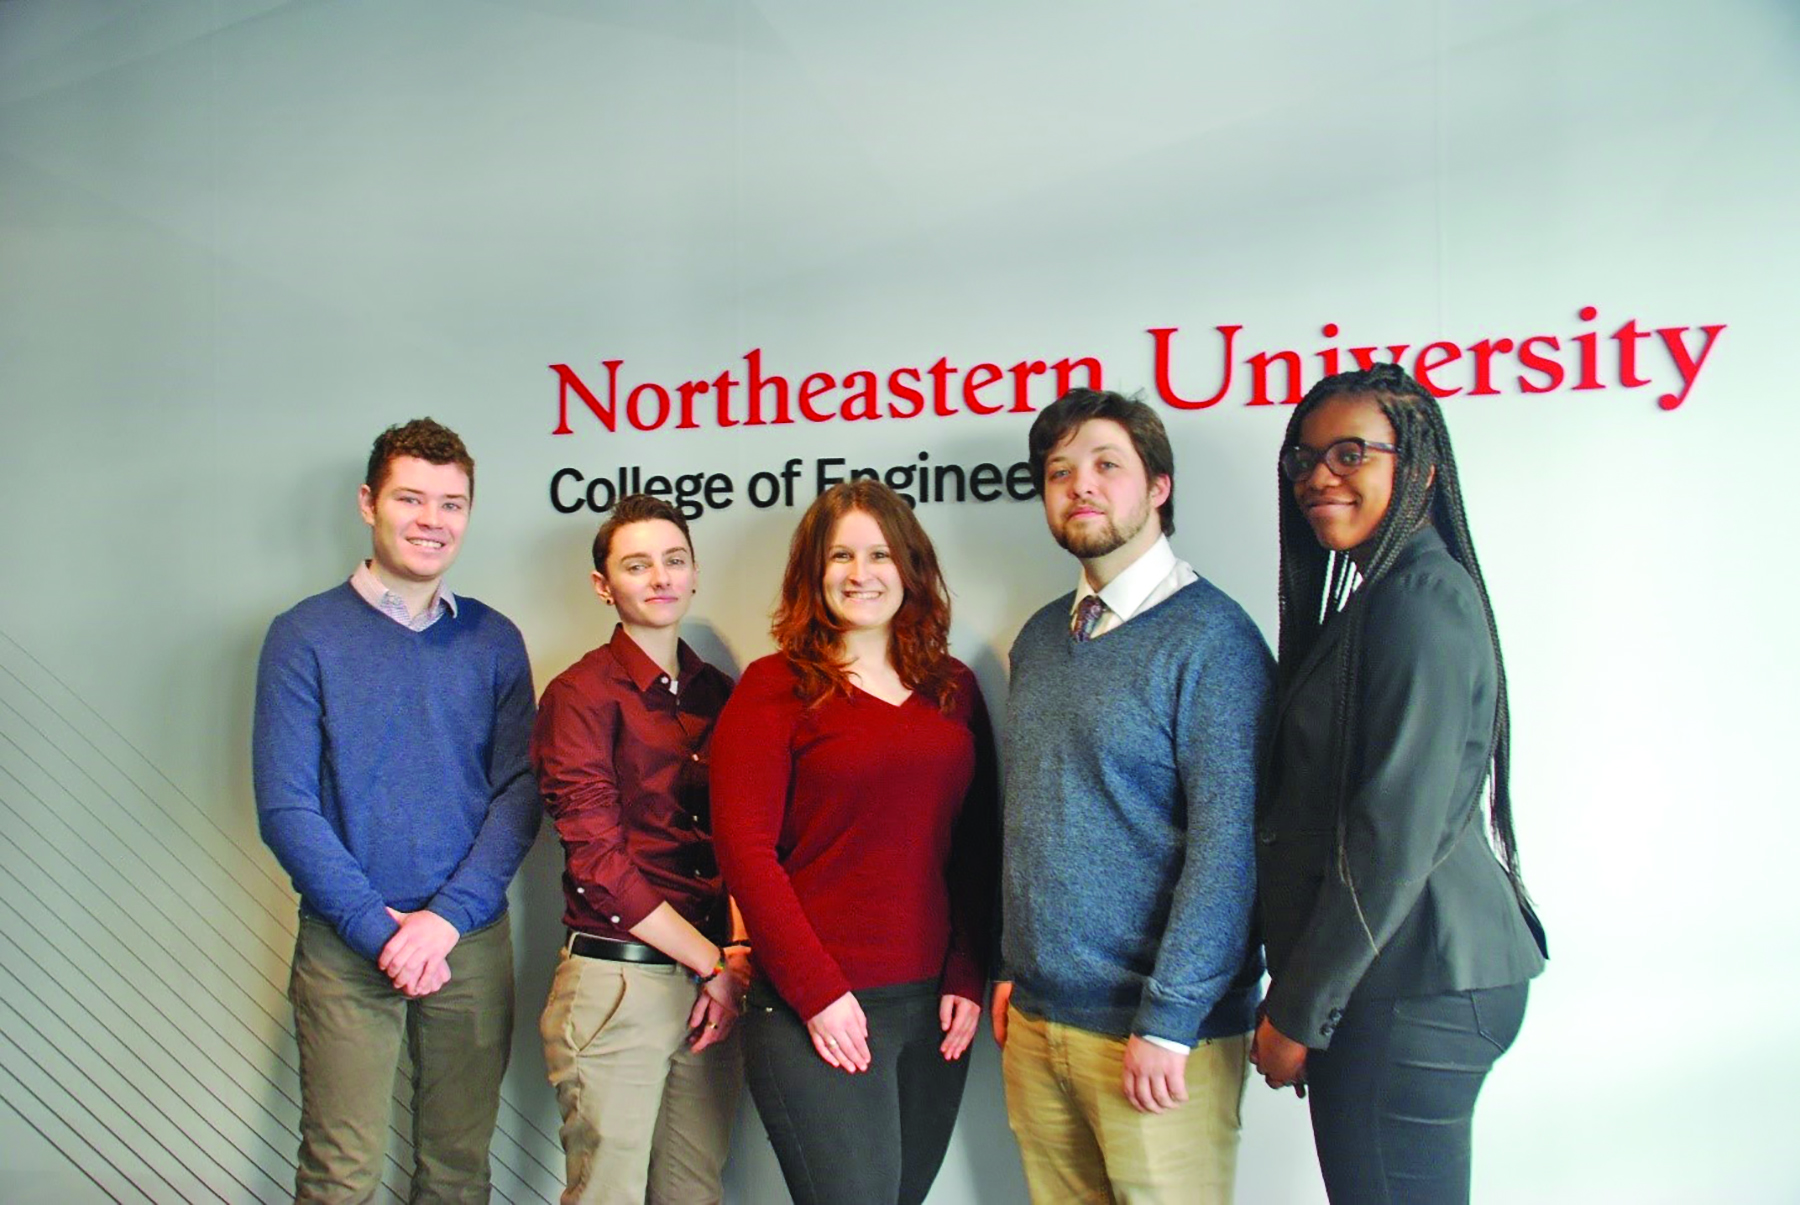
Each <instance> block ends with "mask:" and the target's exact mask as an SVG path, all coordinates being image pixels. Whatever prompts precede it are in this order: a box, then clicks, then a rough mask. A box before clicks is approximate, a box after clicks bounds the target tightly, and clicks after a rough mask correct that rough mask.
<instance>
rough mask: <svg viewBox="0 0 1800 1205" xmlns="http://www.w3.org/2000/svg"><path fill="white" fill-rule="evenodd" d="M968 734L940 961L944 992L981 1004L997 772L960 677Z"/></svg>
mask: <svg viewBox="0 0 1800 1205" xmlns="http://www.w3.org/2000/svg"><path fill="white" fill-rule="evenodd" d="M958 686H959V689H961V690H964V691H967V692H968V694H967V703H966V706H967V708H968V720H969V731H970V733H971V735H973V736H974V738H975V773H974V776H973V777H972V778H971V779H970V780H969V791H968V794H967V796H966V797H965V798H964V799H963V804H962V811H961V814H960V815H959V816H958V817H957V822H956V830H955V833H954V835H953V836H952V837H951V846H950V864H949V866H948V868H947V874H948V877H949V885H950V951H949V953H948V955H947V956H946V957H945V959H944V977H943V991H944V992H945V993H946V994H948V995H955V996H961V997H963V998H964V999H966V1000H973V1001H975V1002H976V1003H978V1004H979V1003H981V1002H982V1000H983V999H984V998H985V996H986V992H987V979H988V968H989V966H990V965H991V963H990V959H991V949H992V941H993V918H994V914H995V911H996V910H995V907H994V897H995V893H996V892H997V891H998V890H999V860H1000V808H999V795H1000V771H999V765H998V759H997V757H996V755H995V751H994V730H993V727H992V725H991V724H990V723H989V721H988V711H987V704H986V702H985V701H984V700H983V699H982V697H981V686H980V684H979V683H977V682H976V680H975V675H974V674H972V673H969V672H968V671H967V670H964V671H963V677H962V680H961V681H960V682H959V684H958Z"/></svg>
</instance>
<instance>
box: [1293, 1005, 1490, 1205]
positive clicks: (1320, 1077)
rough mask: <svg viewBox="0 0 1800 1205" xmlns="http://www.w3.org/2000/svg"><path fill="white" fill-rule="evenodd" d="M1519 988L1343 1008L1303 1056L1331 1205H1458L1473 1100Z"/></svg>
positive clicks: (1465, 1182)
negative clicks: (1324, 1042) (1323, 1042)
mask: <svg viewBox="0 0 1800 1205" xmlns="http://www.w3.org/2000/svg"><path fill="white" fill-rule="evenodd" d="M1525 996H1526V985H1525V984H1523V983H1515V984H1512V985H1511V986H1508V987H1494V988H1485V989H1483V990H1480V991H1472V992H1449V993H1446V994H1444V995H1441V996H1413V997H1406V998H1403V999H1399V1000H1369V1001H1363V1002H1353V1003H1352V1004H1351V1006H1350V1007H1349V1008H1347V1009H1345V1010H1344V1018H1343V1020H1342V1021H1341V1022H1340V1023H1339V1024H1338V1027H1337V1032H1336V1034H1335V1035H1334V1036H1333V1037H1332V1039H1331V1048H1330V1049H1328V1050H1315V1051H1313V1052H1312V1053H1311V1054H1309V1055H1307V1058H1306V1083H1307V1091H1308V1093H1309V1095H1308V1099H1309V1100H1310V1101H1311V1102H1312V1123H1313V1143H1314V1145H1315V1146H1316V1147H1317V1149H1318V1152H1319V1170H1320V1171H1321V1172H1323V1173H1324V1175H1325V1192H1326V1194H1327V1195H1328V1196H1329V1197H1330V1198H1331V1202H1332V1205H1463V1203H1465V1202H1467V1201H1468V1199H1469V1140H1470V1136H1471V1134H1472V1133H1473V1124H1472V1123H1473V1119H1474V1116H1475V1098H1476V1097H1477V1096H1479V1095H1480V1093H1481V1085H1482V1081H1483V1080H1485V1079H1486V1078H1487V1073H1488V1071H1489V1070H1490V1069H1491V1068H1492V1067H1493V1065H1494V1061H1495V1060H1496V1059H1498V1058H1499V1057H1500V1056H1501V1055H1502V1054H1505V1053H1506V1050H1507V1047H1509V1046H1511V1045H1512V1043H1513V1039H1514V1038H1515V1037H1517V1036H1518V1033H1519V1026H1520V1024H1521V1023H1522V1022H1523V1021H1524V1019H1525Z"/></svg>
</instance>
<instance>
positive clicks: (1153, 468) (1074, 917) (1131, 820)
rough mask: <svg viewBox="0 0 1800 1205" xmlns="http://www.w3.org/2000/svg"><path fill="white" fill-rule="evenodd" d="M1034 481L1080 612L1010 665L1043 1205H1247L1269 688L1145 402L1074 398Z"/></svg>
mask: <svg viewBox="0 0 1800 1205" xmlns="http://www.w3.org/2000/svg"><path fill="white" fill-rule="evenodd" d="M1030 458H1031V472H1032V478H1033V481H1034V484H1036V485H1037V487H1038V489H1039V491H1040V492H1041V493H1042V495H1043V501H1044V517H1045V520H1046V521H1047V522H1048V524H1049V527H1050V533H1051V535H1053V536H1054V537H1055V538H1056V541H1057V543H1059V544H1061V545H1062V546H1063V547H1064V548H1065V549H1067V550H1068V551H1069V552H1070V553H1072V554H1074V556H1075V557H1076V558H1077V559H1078V560H1079V561H1080V562H1081V577H1080V581H1079V583H1078V585H1077V588H1076V590H1075V591H1074V592H1073V593H1072V594H1065V595H1064V596H1062V597H1061V598H1059V599H1057V600H1055V601H1054V602H1052V603H1050V604H1049V605H1047V606H1045V607H1044V608H1043V609H1042V610H1040V611H1039V612H1038V613H1037V614H1036V615H1034V616H1032V617H1031V619H1030V620H1029V621H1027V622H1026V624H1025V627H1024V628H1023V629H1022V630H1021V631H1020V633H1019V636H1018V639H1017V640H1016V641H1015V642H1014V644H1013V648H1012V686H1011V695H1010V714H1009V719H1008V723H1007V732H1006V747H1005V757H1006V805H1005V807H1006V818H1005V840H1006V846H1005V870H1004V875H1003V892H1004V931H1003V935H1002V948H1001V955H1002V972H1001V974H1002V982H1001V983H1000V984H999V985H998V986H997V987H996V989H995V993H994V1011H993V1018H994V1036H995V1038H996V1039H997V1040H998V1041H999V1043H1000V1045H1001V1047H1002V1048H1003V1051H1004V1055H1003V1067H1004V1075H1005V1079H1006V1106H1007V1113H1008V1115H1009V1117H1010V1119H1011V1123H1012V1129H1013V1133H1014V1134H1015V1135H1016V1136H1017V1137H1018V1140H1019V1149H1020V1152H1021V1155H1022V1156H1023V1160H1024V1166H1025V1178H1026V1183H1027V1184H1028V1186H1029V1187H1030V1190H1031V1196H1032V1200H1033V1201H1036V1202H1039V1203H1040V1205H1041V1203H1045V1202H1064V1201H1077V1200H1079V1201H1105V1200H1130V1201H1132V1202H1134V1203H1137V1202H1162V1201H1170V1202H1173V1201H1182V1202H1194V1201H1217V1202H1226V1201H1229V1200H1230V1199H1231V1193H1232V1182H1233V1179H1234V1177H1235V1173H1236V1166H1237V1141H1238V1111H1239V1105H1240V1103H1241V1101H1242V1098H1243V1088H1244V1081H1245V1074H1246V1072H1245V1066H1246V1064H1245V1055H1246V1050H1247V1046H1248V1035H1249V1032H1250V1030H1251V1029H1252V1028H1253V1027H1254V1025H1255V1011H1256V1005H1257V1000H1258V991H1259V988H1258V984H1259V981H1260V978H1261V970H1262V964H1261V959H1260V957H1259V955H1258V952H1257V949H1256V948H1255V946H1254V945H1253V944H1252V939H1251V912H1252V909H1253V907H1254V905H1255V889H1256V882H1255V857H1254V853H1253V849H1252V844H1251V842H1252V831H1253V826H1254V819H1255V810H1256V772H1257V763H1258V758H1259V756H1260V752H1261V736H1262V729H1263V724H1264V720H1265V717H1266V714H1267V711H1268V707H1269V696H1270V689H1271V682H1272V677H1273V666H1272V663H1271V661H1270V658H1269V653H1268V647H1267V645H1266V644H1265V643H1264V642H1263V639H1262V636H1261V634H1260V633H1259V632H1258V631H1257V629H1256V626H1255V625H1254V624H1253V623H1252V622H1251V621H1250V618H1249V616H1247V615H1246V614H1244V611H1243V609H1242V608H1241V607H1239V606H1238V605H1237V604H1236V603H1235V602H1233V601H1232V600H1231V599H1230V598H1228V597H1226V596H1225V594H1224V593H1222V592H1221V591H1220V590H1218V589H1217V588H1216V587H1214V586H1213V585H1212V584H1211V583H1210V582H1207V581H1206V580H1205V579H1204V578H1201V577H1200V576H1199V575H1198V574H1196V573H1195V572H1194V570H1193V568H1192V567H1191V566H1189V565H1188V564H1187V563H1186V562H1184V561H1180V560H1177V559H1176V557H1175V554H1174V552H1173V551H1172V550H1171V549H1170V547H1169V542H1168V539H1167V534H1168V533H1172V532H1173V531H1174V529H1175V508H1174V492H1175V477H1174V472H1175V464H1174V455H1173V453H1172V452H1171V450H1170V448H1169V439H1168V435H1167V433H1166V432H1165V431H1164V430H1163V426H1162V422H1161V420H1159V419H1158V418H1157V416H1156V413H1155V411H1153V410H1151V409H1150V407H1149V406H1147V405H1146V404H1144V403H1143V402H1141V401H1136V400H1134V399H1130V398H1125V397H1121V396H1120V395H1119V394H1116V393H1110V392H1107V393H1102V392H1096V391H1094V390H1090V389H1076V390H1072V391H1070V392H1069V393H1068V394H1065V395H1064V396H1063V397H1061V398H1059V399H1058V400H1057V401H1056V402H1055V403H1054V404H1052V405H1051V406H1049V407H1048V408H1046V409H1045V410H1044V411H1043V413H1041V414H1040V415H1039V416H1038V418H1037V421H1036V422H1034V423H1033V424H1032V428H1031V436H1030Z"/></svg>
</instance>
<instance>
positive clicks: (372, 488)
mask: <svg viewBox="0 0 1800 1205" xmlns="http://www.w3.org/2000/svg"><path fill="white" fill-rule="evenodd" d="M399 456H411V457H414V458H416V459H418V460H423V461H424V462H425V463H426V464H453V465H455V466H456V467H457V468H459V469H461V470H462V471H463V472H464V473H466V474H467V475H468V478H469V501H470V502H471V503H473V502H474V501H475V458H474V457H473V456H471V455H469V449H467V448H465V447H464V446H463V441H462V437H461V436H459V435H457V433H456V432H454V431H452V430H451V429H450V428H448V427H446V426H444V424H442V423H440V422H438V421H437V420H435V419H430V418H415V419H413V420H412V421H411V422H410V423H397V424H395V425H394V426H392V427H389V428H388V429H387V430H385V431H383V432H382V433H381V434H380V435H377V436H376V437H375V446H374V447H372V448H370V449H369V467H368V470H367V471H366V472H365V473H364V474H363V484H364V485H366V486H368V487H369V493H370V495H371V496H372V497H376V498H379V497H381V487H382V486H383V485H385V484H387V476H388V466H389V465H391V464H393V462H394V459H395V458H396V457H399Z"/></svg>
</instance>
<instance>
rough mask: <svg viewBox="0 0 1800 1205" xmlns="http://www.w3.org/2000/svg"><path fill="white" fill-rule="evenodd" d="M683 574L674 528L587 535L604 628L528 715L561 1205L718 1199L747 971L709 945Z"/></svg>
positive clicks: (697, 711) (696, 689)
mask: <svg viewBox="0 0 1800 1205" xmlns="http://www.w3.org/2000/svg"><path fill="white" fill-rule="evenodd" d="M695 577H696V570H695V565H694V552H693V544H692V541H691V539H690V537H689V535H688V528H687V523H686V521H685V520H683V519H682V517H681V513H680V512H679V511H677V510H676V509H675V508H674V507H673V506H671V505H669V503H667V502H665V501H663V500H662V499H660V498H653V497H650V496H648V495H644V494H633V495H630V496H628V497H625V498H622V499H620V501H619V502H618V503H617V505H615V506H614V508H613V511H612V514H611V515H610V516H609V517H608V518H607V520H606V522H605V523H604V524H602V525H601V527H600V531H599V534H598V535H596V536H595V537H594V574H593V583H594V591H595V593H597V594H598V595H599V596H600V599H601V601H603V602H605V603H607V604H608V605H610V606H613V607H616V608H617V609H618V612H619V623H618V626H617V627H616V628H614V629H613V635H612V639H611V640H609V641H608V642H607V643H605V644H603V645H601V646H600V647H599V648H597V649H595V650H593V651H592V652H590V653H589V654H588V655H587V656H585V657H583V658H582V659H581V660H580V661H577V662H576V663H575V664H574V665H572V666H570V667H569V668H568V669H567V670H564V671H563V673H562V674H561V675H560V676H559V677H557V679H556V680H555V681H553V682H551V683H550V685H549V686H548V687H546V688H545V690H544V696H543V699H542V701H541V702H540V703H539V705H538V719H537V728H536V731H535V733H534V734H533V737H532V743H531V756H532V764H533V765H534V766H535V767H536V769H537V774H538V785H539V788H540V790H541V791H542V792H543V797H544V805H545V807H546V808H548V809H549V812H550V815H551V817H552V818H553V819H554V821H555V822H556V832H557V836H558V837H560V838H561V839H562V844H563V851H564V853H565V855H566V860H565V868H564V870H563V896H564V899H565V901H566V903H565V908H564V912H563V923H564V924H565V925H566V926H567V927H568V941H567V942H566V944H565V945H564V947H563V951H562V955H561V957H560V959H559V960H558V962H557V968H556V978H555V980H554V981H553V982H552V984H551V988H550V999H549V1002H548V1003H547V1004H546V1005H545V1006H544V1015H543V1018H542V1021H541V1023H540V1026H539V1028H540V1032H541V1034H542V1036H543V1039H544V1062H545V1064H546V1065H547V1067H548V1069H549V1073H550V1083H551V1084H552V1085H553V1086H554V1087H555V1089H556V1100H557V1105H558V1106H559V1108H560V1109H561V1111H562V1118H563V1124H562V1143H563V1152H564V1155H565V1157H566V1160H567V1164H568V1187H567V1189H566V1190H565V1191H564V1193H563V1197H562V1199H563V1202H564V1203H565V1205H573V1203H574V1202H602V1201H605V1202H620V1203H623V1202H631V1203H632V1205H643V1202H644V1201H646V1200H649V1201H679V1202H684V1203H685V1202H708V1201H711V1202H717V1201H719V1200H720V1199H721V1195H722V1194H721V1188H720V1173H721V1171H722V1169H723V1167H724V1164H725V1156H726V1152H727V1150H728V1148H729V1147H730V1144H731V1121H732V1117H733V1115H734V1114H735V1113H736V1111H737V1100H738V1095H739V1092H740V1090H741V1088H742V1085H743V1061H742V1056H741V1052H740V1050H739V1048H738V1043H737V1041H736V1040H735V1036H734V1035H733V1033H732V1026H733V1022H734V1021H735V1020H736V1019H737V1016H738V1012H739V1008H740V1002H741V1000H742V995H743V990H744V987H745V986H746V984H747V983H748V980H749V970H748V964H747V960H746V958H745V952H744V950H743V949H742V948H741V946H739V947H734V946H733V945H732V943H730V942H727V941H726V938H727V937H728V935H729V934H730V933H731V932H732V910H731V905H730V901H729V900H728V899H727V897H726V895H725V888H724V884H723V882H722V880H721V879H720V876H719V868H718V865H717V863H716V861H715V859H714V855H713V847H712V839H711V835H710V830H711V814H710V808H709V807H708V802H707V756H708V746H709V738H710V737H711V734H712V729H713V724H714V721H715V720H716V719H717V718H718V715H719V712H720V711H721V709H722V708H723V707H724V706H725V700H726V698H727V697H728V696H729V695H730V693H731V679H730V678H728V677H726V676H725V675H724V674H723V673H720V672H719V671H718V670H716V669H714V668H713V667H712V666H710V665H708V664H706V663H705V662H704V661H702V660H701V659H700V658H699V657H698V656H697V655H696V654H695V653H694V651H693V650H692V649H690V648H689V647H688V646H687V644H686V643H684V642H683V641H682V640H681V639H680V636H679V627H680V623H681V619H682V617H683V616H684V615H686V614H687V610H688V606H689V605H690V604H691V603H692V601H693V597H694V583H695ZM721 943H723V944H721ZM696 983H697V984H698V987H696Z"/></svg>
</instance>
